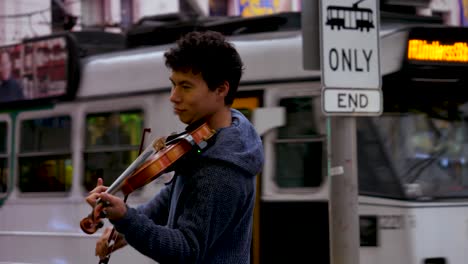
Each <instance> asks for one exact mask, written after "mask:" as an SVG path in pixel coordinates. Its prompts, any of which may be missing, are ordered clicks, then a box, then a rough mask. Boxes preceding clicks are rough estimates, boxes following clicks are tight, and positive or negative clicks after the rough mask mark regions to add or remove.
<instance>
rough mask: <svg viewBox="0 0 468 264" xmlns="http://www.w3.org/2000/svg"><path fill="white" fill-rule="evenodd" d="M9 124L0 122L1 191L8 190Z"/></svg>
mask: <svg viewBox="0 0 468 264" xmlns="http://www.w3.org/2000/svg"><path fill="white" fill-rule="evenodd" d="M6 144H7V124H6V122H0V193H4V192H6V191H7V183H8V159H7V158H8V156H7V155H8V154H7V145H6Z"/></svg>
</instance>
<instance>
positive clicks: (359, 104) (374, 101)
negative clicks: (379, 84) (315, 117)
mask: <svg viewBox="0 0 468 264" xmlns="http://www.w3.org/2000/svg"><path fill="white" fill-rule="evenodd" d="M322 98H323V102H322V106H323V112H324V113H325V114H343V113H347V114H352V115H376V114H380V113H382V103H381V101H382V94H381V90H375V89H343V88H339V89H333V88H325V89H324V90H323V94H322Z"/></svg>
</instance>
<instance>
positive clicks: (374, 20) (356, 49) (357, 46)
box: [320, 0, 382, 115]
mask: <svg viewBox="0 0 468 264" xmlns="http://www.w3.org/2000/svg"><path fill="white" fill-rule="evenodd" d="M377 2H378V0H321V2H320V10H321V13H320V14H321V19H320V30H321V31H320V32H321V58H322V59H321V64H322V65H321V66H322V84H323V92H322V97H325V98H323V107H322V109H323V111H324V112H325V114H343V113H351V114H352V115H356V114H357V115H359V114H362V115H379V114H380V113H381V111H382V109H381V108H382V96H381V91H380V87H381V76H380V58H379V57H380V54H379V53H380V52H379V14H378V12H379V9H378V4H377ZM327 89H333V91H329V92H325V90H327ZM336 89H343V91H342V92H343V93H346V94H347V95H348V96H347V98H349V99H350V101H349V102H348V103H347V104H344V103H343V101H342V100H343V97H340V96H338V94H341V93H338V92H336ZM345 90H346V91H345ZM372 90H374V91H372ZM330 96H331V97H330ZM327 97H328V98H327ZM353 98H362V100H363V101H362V102H361V103H356V104H354V102H356V101H355V100H354V99H353ZM365 98H367V100H370V101H368V102H367V103H364V101H365V100H366V99H365ZM374 100H377V101H374ZM327 104H328V105H327ZM332 109H333V110H332Z"/></svg>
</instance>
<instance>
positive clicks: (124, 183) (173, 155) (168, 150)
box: [80, 123, 215, 237]
mask: <svg viewBox="0 0 468 264" xmlns="http://www.w3.org/2000/svg"><path fill="white" fill-rule="evenodd" d="M214 134H215V130H213V129H211V128H210V127H209V126H208V124H206V123H204V124H202V125H201V126H199V127H197V128H196V129H194V130H193V131H189V132H185V133H182V134H179V135H177V136H176V137H172V138H171V139H170V140H168V141H166V142H165V143H164V145H163V146H161V145H160V144H161V141H160V140H157V139H156V140H154V141H153V142H152V143H151V144H150V145H149V146H148V147H147V148H146V149H145V150H144V151H143V152H142V153H141V147H142V145H143V137H142V143H141V145H140V155H139V156H138V157H137V159H136V160H135V161H133V162H132V163H131V164H130V166H129V167H128V168H127V169H125V171H124V172H123V173H122V174H121V175H120V176H119V177H118V178H117V179H116V180H115V181H114V182H113V183H112V184H111V186H109V188H108V189H107V190H106V193H109V194H115V193H117V192H119V191H121V192H122V193H123V194H124V195H125V199H124V202H125V201H126V199H127V197H128V195H129V194H130V193H132V192H133V191H135V190H137V189H139V188H141V187H142V186H144V185H146V184H148V183H150V182H152V181H153V180H155V179H157V178H158V177H159V176H161V175H162V174H164V173H166V172H167V170H168V168H170V167H171V165H173V164H174V163H175V162H176V161H177V160H179V159H180V158H181V157H182V156H184V155H185V154H187V153H189V152H190V151H191V150H192V149H194V148H198V149H199V150H201V149H204V148H205V147H206V146H207V145H208V143H207V141H208V139H210V138H211V137H212V136H213V135H214ZM98 203H100V201H99V200H98V201H96V204H98ZM93 212H94V210H93V211H92V212H91V214H90V215H88V216H87V217H85V218H83V219H82V220H81V222H80V227H81V230H83V232H85V233H86V234H94V233H95V232H96V231H97V230H98V229H99V228H101V227H102V226H103V223H102V221H99V222H98V223H95V222H94V217H93ZM100 216H101V218H105V215H102V214H101V215H100ZM113 232H114V230H113V231H112V234H113ZM112 234H111V237H112Z"/></svg>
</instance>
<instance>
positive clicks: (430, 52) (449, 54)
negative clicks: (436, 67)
mask: <svg viewBox="0 0 468 264" xmlns="http://www.w3.org/2000/svg"><path fill="white" fill-rule="evenodd" d="M407 59H408V60H413V61H432V62H454V63H465V62H468V43H467V42H452V43H441V42H440V41H437V40H433V41H428V40H422V39H410V40H408V51H407Z"/></svg>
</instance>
